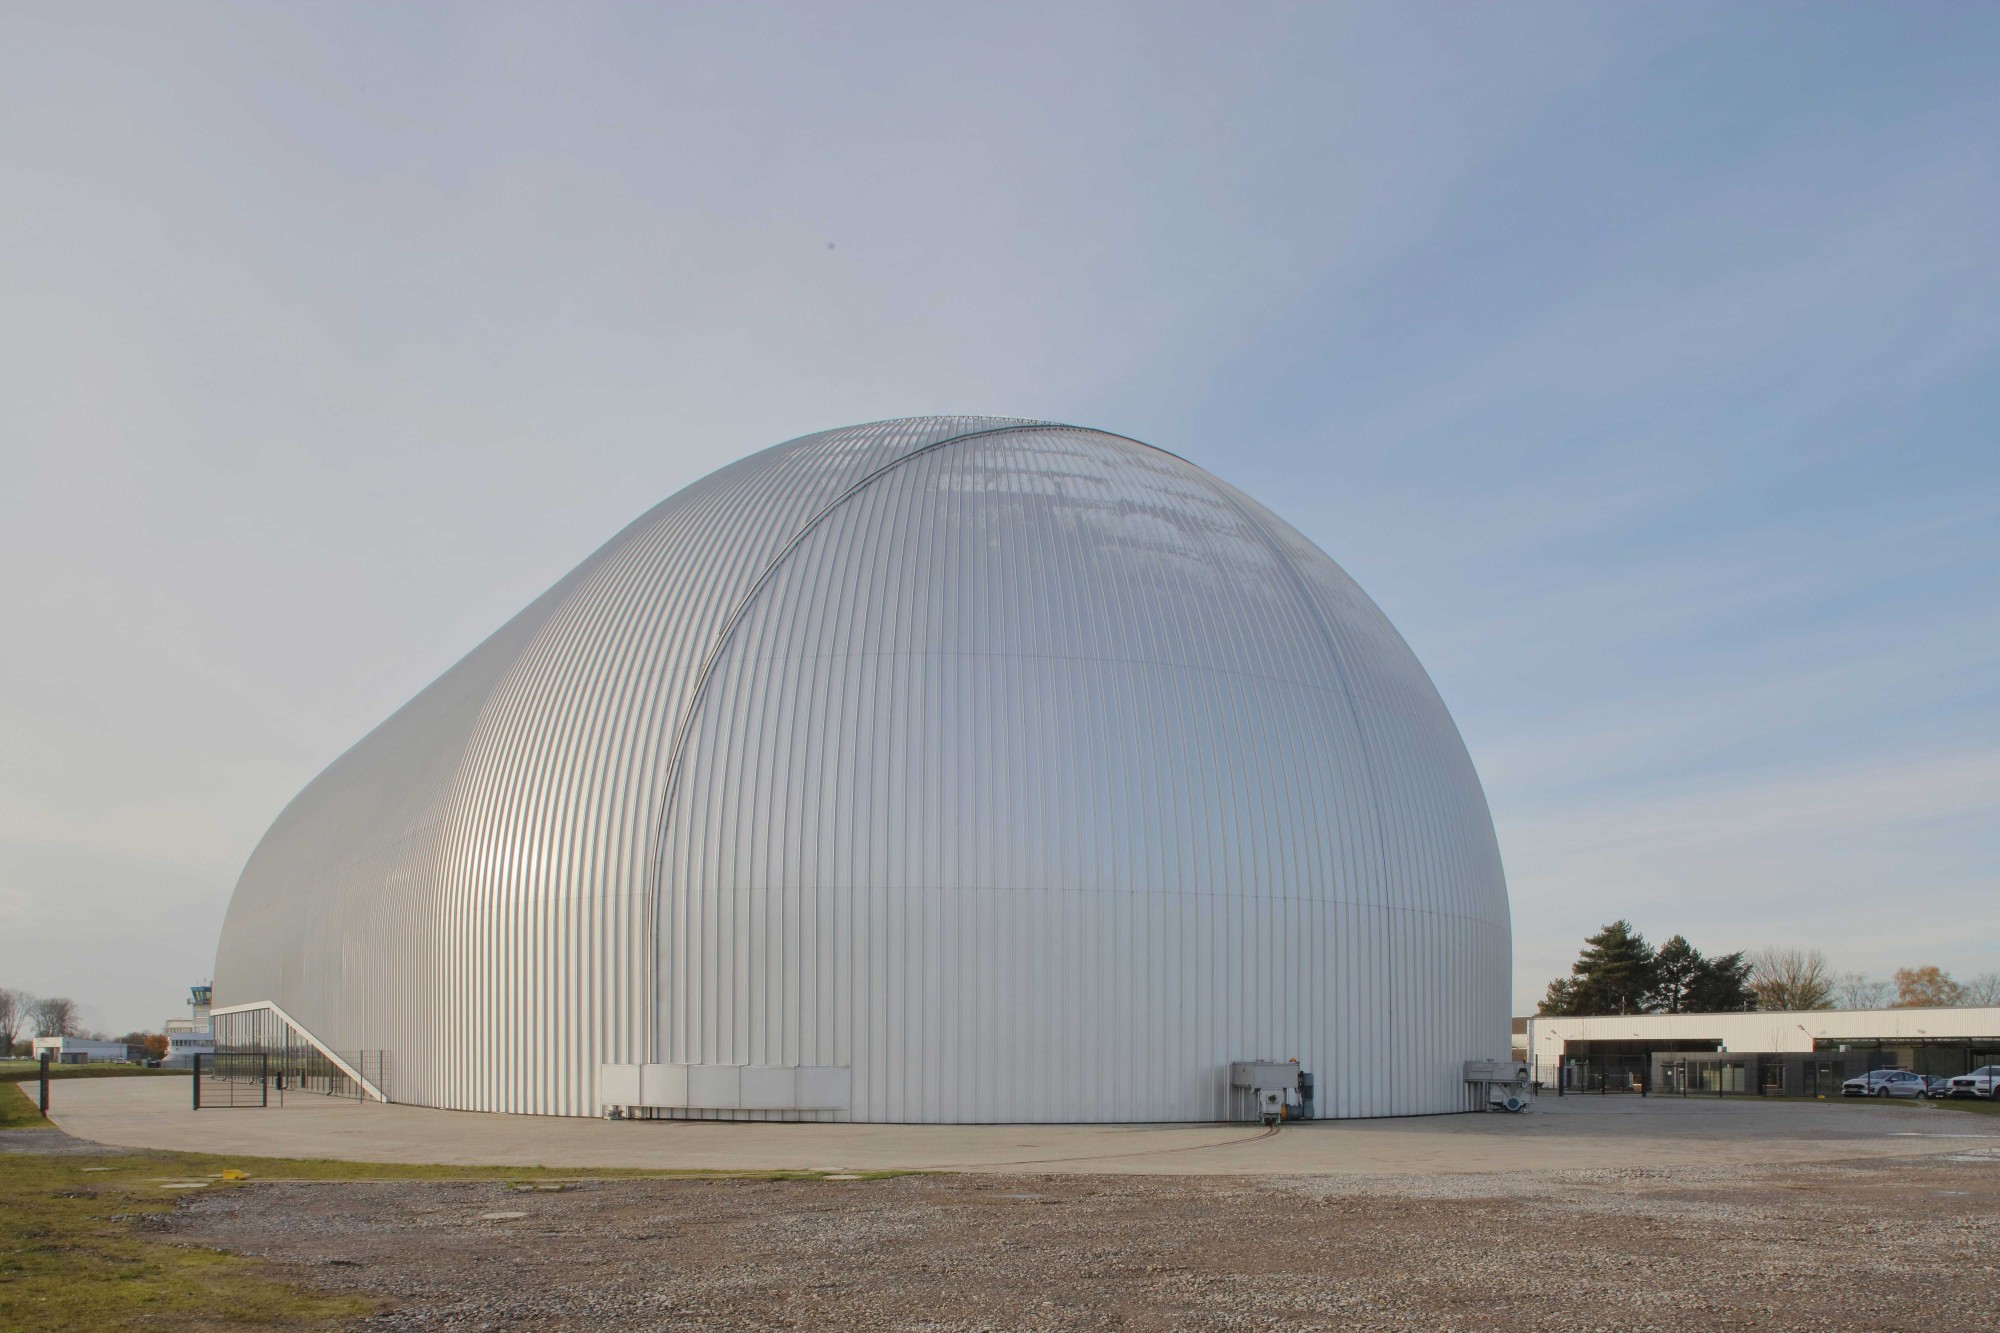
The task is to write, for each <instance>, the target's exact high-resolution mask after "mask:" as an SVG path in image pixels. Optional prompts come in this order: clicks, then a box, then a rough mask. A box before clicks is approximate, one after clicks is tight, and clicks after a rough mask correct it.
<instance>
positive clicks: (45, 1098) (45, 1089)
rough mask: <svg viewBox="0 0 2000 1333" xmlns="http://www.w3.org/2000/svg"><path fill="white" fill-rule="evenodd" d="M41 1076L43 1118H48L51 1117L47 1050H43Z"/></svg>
mask: <svg viewBox="0 0 2000 1333" xmlns="http://www.w3.org/2000/svg"><path fill="white" fill-rule="evenodd" d="M41 1076H42V1088H41V1094H42V1096H41V1101H42V1119H44V1120H47V1119H48V1118H49V1053H48V1052H47V1051H43V1052H42V1071H41Z"/></svg>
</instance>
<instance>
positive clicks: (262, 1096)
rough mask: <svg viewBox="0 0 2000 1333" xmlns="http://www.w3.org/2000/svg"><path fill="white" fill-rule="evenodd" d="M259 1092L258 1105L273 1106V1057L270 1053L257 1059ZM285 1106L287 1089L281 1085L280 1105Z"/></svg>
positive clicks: (279, 1091)
mask: <svg viewBox="0 0 2000 1333" xmlns="http://www.w3.org/2000/svg"><path fill="white" fill-rule="evenodd" d="M257 1092H258V1094H259V1100H258V1102H257V1105H259V1106H269V1105H270V1104H271V1055H270V1052H268V1051H266V1052H265V1053H264V1054H262V1055H260V1056H258V1057H257ZM284 1104H285V1089H284V1088H283V1086H282V1085H281V1086H280V1087H279V1088H278V1105H280V1106H283V1105H284Z"/></svg>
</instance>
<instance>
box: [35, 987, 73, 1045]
mask: <svg viewBox="0 0 2000 1333" xmlns="http://www.w3.org/2000/svg"><path fill="white" fill-rule="evenodd" d="M29 1017H30V1020H31V1021H32V1022H33V1023H34V1025H35V1035H36V1036H37V1037H74V1036H75V1035H76V1034H77V1032H78V1031H79V1030H80V1029H81V1027H82V1024H83V1014H82V1013H81V1012H80V1011H79V1010H78V1008H77V1003H76V1001H75V1000H71V999H67V998H65V997H64V996H61V995H50V996H47V997H45V998H43V999H40V1000H36V1001H35V1003H34V1006H33V1007H32V1008H31V1009H30V1010H29Z"/></svg>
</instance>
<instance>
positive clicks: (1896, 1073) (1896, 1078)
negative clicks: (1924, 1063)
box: [1840, 1069, 1929, 1097]
mask: <svg viewBox="0 0 2000 1333" xmlns="http://www.w3.org/2000/svg"><path fill="white" fill-rule="evenodd" d="M1928 1086H1929V1085H1928V1084H1926V1083H1925V1082H1924V1076H1923V1075H1922V1074H1917V1073H1912V1072H1911V1071H1910V1070H1907V1069H1874V1070H1870V1071H1869V1072H1868V1073H1866V1074H1863V1075H1862V1076H1861V1077H1860V1078H1851V1079H1849V1080H1847V1082H1845V1083H1843V1084H1841V1085H1840V1095H1841V1096H1843V1097H1922V1096H1923V1095H1924V1093H1925V1090H1926V1089H1927V1087H1928Z"/></svg>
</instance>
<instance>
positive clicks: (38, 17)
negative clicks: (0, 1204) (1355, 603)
mask: <svg viewBox="0 0 2000 1333" xmlns="http://www.w3.org/2000/svg"><path fill="white" fill-rule="evenodd" d="M1996 57H2000V10H1995V9H1994V8H1992V7H1991V6H1981V5H1972V4H1964V5H1950V4H1939V5H1929V6H1922V7H1901V8H1897V7H1889V6H1861V5H1839V4H1819V5H1812V6H1783V5H1763V6H1757V7H1747V6H1700V5H1672V6H1666V5H1657V6H1654V5H1617V6H1608V5H1607V6H1598V7H1587V6H1548V5H1522V6H1510V7H1505V8H1502V7H1493V6H1488V7H1471V6H1467V7H1455V6H1450V7H1447V6H1432V7H1425V6H1405V5H1396V6H1388V5H1383V6H1358V5H1357V6H1343V7H1307V6H1279V5H1269V6H1256V7H1251V6H1230V7H1224V6H1188V7H1181V8H1174V7H1170V6H1162V5H1137V6H1129V7H1120V6H1073V5H1049V6H1026V5H1024V6H1005V7H1001V6H989V7H981V8H976V9H975V8H971V7H942V6H920V5H911V6H892V5H871V6H866V7H861V6H844V7H842V6H829V5H799V6H793V7H783V6H735V5H727V6H726V5H687V6H672V7H655V8H651V9H640V8H637V7H624V6H621V7H602V8H592V7H587V6H561V7H555V6H549V7H542V8H536V7H524V6H509V5H495V4H482V5H467V6H461V7H450V6H433V7H427V8H424V9H422V10H391V9H386V8H375V9H355V8H352V7H322V8H318V9H310V10H308V9H301V8H296V7H293V8H285V9H270V8H254V7H242V8H231V7H220V8H217V7H203V6H179V7H175V8H173V9H172V10H162V9H159V8H157V7H149V6H137V5H131V6H122V7H121V6H108V7H96V8H91V9H87V10H86V9H78V8H76V7H67V8H46V9H43V10H38V11H35V12H32V13H25V14H22V15H17V16H16V17H15V19H14V21H13V23H12V25H11V27H10V40H9V42H8V43H7V44H6V46H5V47H4V48H0V150H3V151H0V163H4V166H0V170H4V172H5V180H6V183H7V186H8V188H6V189H5V190H3V191H0V292H4V293H5V294H6V304H7V308H8V311H9V314H10V316H11V317H10V318H9V319H7V320H5V321H4V322H0V340H4V345H0V356H4V360H0V364H4V365H6V366H7V367H8V371H7V390H6V392H5V394H4V395H0V463H4V467H0V604H4V605H5V607H6V608H7V623H8V626H9V632H8V633H7V634H5V635H0V985H18V986H24V987H27V988H29V989H33V990H36V991H40V992H66V993H70V994H73V995H75V996H76V997H77V998H79V999H81V1000H83V1001H84V1002H85V1003H86V1004H87V1005H88V1006H90V1008H91V1009H92V1011H93V1015H94V1021H96V1022H99V1023H101V1024H103V1025H104V1026H106V1027H110V1028H116V1029H122V1028H124V1027H127V1026H132V1025H139V1024H146V1025H151V1024H154V1023H157V1022H158V1020H159V1019H160V1018H163V1017H165V1016H166V1015H167V1014H169V1013H171V1012H173V1011H174V1009H175V1007H176V1006H177V1005H178V1003H179V999H180V989H181V988H182V987H183V986H184V985H185V984H186V983H187V982H188V981H190V980H195V979H198V978H200V977H202V976H204V975H206V973H207V970H208V968H209V965H210V960H211V959H212V956H213V941H214V935H215V931H216V928H217V926H218V925H219V923H220V920H221V914H222V910H223V907H224V905H225V903H226V901H227V897H228V893H229V890H230V888H231V887H232V885H233V883H234V880H235V877H236V874H237V873H238V871H239V870H240V868H241V865H242V863H243V860H244V859H245V857H246V856H247V855H248V853H249V851H250V848H251V847H252V845H254V843H255V841H256V838H257V837H258V835H259V834H260V833H261V832H262V830H263V828H264V827H265V826H266V825H267V824H268V823H269V821H270V819H271V818H272V817H273V816H274V815H275V814H276V812H277V811H278V809H279V808H280V807H281V806H282V805H283V803H284V801H285V800H286V799H288V798H289V797H290V795H291V794H292V793H293V792H295V791H296V790H297V788H298V787H299V786H300V785H302V784H303V782H304V781H305V780H306V779H308V778H309V777H310V776H311V775H312V774H313V773H314V772H316V771H317V770H318V769H319V768H320V767H322V766H323V765H324V764H325V763H326V762H328V761H329V760H330V759H331V758H332V757H333V756H334V755H335V754H337V753H338V752H339V751H340V750H341V749H343V748H345V746H346V745H348V744H349V743H351V742H352V741H353V740H354V739H356V738H357V737H359V735H360V734H361V733H362V732H363V731H365V730H366V729H367V728H368V727H369V726H371V725H372V724H373V723H374V722H376V721H378V720H379V719H380V718H381V717H382V716H384V715H385V714H386V713H387V712H388V711H389V710H390V709H392V708H393V707H395V706H396V705H397V704H398V703H400V702H401V701H402V700H403V699H405V698H407V697H408V696H409V695H410V694H411V693H413V692H414V691H415V690H416V689H418V688H420V687H421V686H422V685H423V684H424V683H425V682H426V681H428V680H429V679H430V678H431V677H433V676H434V675H436V674H437V672H439V671H440V670H442V669H443V668H444V667H446V666H448V665H449V664H450V663H451V662H452V661H453V660H455V659H456V658H457V657H458V656H459V655H460V654H462V653H463V652H464V651H465V650H466V649H467V648H469V647H470V646H471V645H472V644H473V643H475V642H476V641H477V640H478V639H479V638H481V637H482V636H483V635H484V634H485V633H487V632H488V631H490V630H491V629H492V628H494V627H495V626H497V625H498V624H499V623H500V622H501V621H502V620H504V619H505V618H506V617H507V616H508V615H509V614H511V613H512V612H513V611H514V610H516V609H518V608H519V607H520V606H521V605H523V604H524V603H525V602H526V601H527V600H528V599H529V598H530V597H532V596H533V595H534V594H535V593H537V592H539V591H540V590H541V589H542V588H543V587H545V586H547V584H549V583H550V582H552V581H553V580H554V579H555V578H556V577H558V576H559V575H560V574H562V573H563V572H564V571H565V570H567V569H568V568H569V567H570V566H571V565H573V564H574V563H575V562H576V561H577V560H579V559H581V558H582V557H583V556H584V555H586V554H587V553H588V552H589V551H590V550H591V549H593V548H594V547H595V546H596V545H598V544H599V543H600V542H601V541H603V540H604V539H605V538H606V537H607V536H608V535H609V534H610V533H612V532H613V531H615V530H616V529H617V528H618V527H620V526H621V525H622V524H623V523H625V522H626V521H628V520H629V519H630V518H631V517H633V516H634V515H635V514H637V513H638V512H640V511H641V510H643V509H645V508H646V507H648V506H649V505H651V504H652V503H653V502H655V501H656V500H658V499H660V498H661V497H663V496H665V495H667V494H669V493H671V492H672V491H674V490H675V489H678V488H679V487H680V486H682V485H684V484H686V483H687V482H689V481H691V480H693V479H694V478H695V477H697V476H699V475H701V474H702V473H704V472H706V471H708V470H710V469H711V468H713V467H716V466H719V465H720V464H722V463H724V462H727V461H729V460H730V459H732V458H735V457H737V456H740V455H741V454H743V453H746V452H749V451H750V450H752V449H755V448H759V447H762V446H763V445H766V444H769V443H772V442H775V441H777V440H780V439H784V438H787V437H790V436H793V435H797V434H801V433H804V432H807V431H811V430H816V429H821V428H824V427H828V426H832V425H838V424H845V423H849V422H855V421H862V420H870V419H876V418H881V417H890V416H902V415H910V414H915V413H921V412H931V411H963V412H996V413H1002V414H1009V415H1021V416H1037V417H1052V418H1060V419H1067V420H1072V421H1078V422H1082V423H1085V424H1090V425H1096V426H1101V427H1103V428H1106V429H1109V430H1114V431H1118V432H1121V433H1124V434H1128V435H1134V436H1137V437H1139V438H1142V439H1146V440H1149V441H1151V442H1153V443H1156V444H1159V445H1161V446H1162V447H1165V448H1168V449H1172V450H1174V451H1175V452H1177V453H1180V454H1182V455H1184V456H1186V457H1188V458H1190V459H1193V460H1194V461H1196V462H1198V463H1200V464H1202V465H1203V466H1205V467H1208V468H1210V469H1211V470H1213V471H1215V472H1216V473H1218V474H1219V475H1221V476H1222V477H1224V478H1226V479H1227V480H1229V481H1231V482H1234V483H1236V484H1237V485H1239V486H1242V487H1243V488H1244V489H1246V490H1248V491H1249V492H1251V493H1252V494H1254V495H1256V496H1258V497H1259V498H1260V499H1262V500H1264V501H1265V502H1266V503H1267V504H1269V505H1271V506H1272V507H1273V508H1274V509H1276V510H1277V511H1278V512H1279V513H1280V514H1282V515H1284V516H1285V517H1286V518H1288V519H1289V520H1291V521H1292V522H1293V523H1295V524H1296V525H1297V526H1298V527H1299V528H1301V529H1302V530H1303V531H1304V532H1305V533H1306V534H1307V535H1309V536H1310V537H1311V538H1313V540H1315V541H1316V542H1318V543H1319V544H1320V545H1321V546H1322V547H1324V548H1325V549H1326V550H1327V551H1328V552H1329V553H1330V554H1332V555H1333V557H1334V558H1335V559H1337V560H1339V561H1340V562H1341V563H1342V564H1343V565H1345V566H1346V567H1347V569H1348V570H1349V571H1350V572H1351V573H1353V574H1354V575H1355V576H1356V578H1358V579H1359V580H1360V581H1361V583H1362V585H1363V586H1364V587H1366V588H1367V589H1368V590H1369V591H1370V592H1371V593H1372V594H1373V595H1374V596H1375V598H1376V599H1377V600H1378V601H1379V602H1380V603H1381V604H1382V605H1383V607H1384V608H1385V609H1386V610H1387V611H1388V613H1389V615H1390V616H1391V618H1392V619H1393V620H1394V621H1395V622H1396V623H1397V625H1398V626H1399V627H1400V628H1401V629H1402V630H1403V632H1404V634H1405V636H1406V637H1408V638H1409V640H1410V641H1411V643H1412V645H1413V646H1414V647H1415V648H1416V650H1417V652H1418V654H1419V656H1420V657H1421V658H1422V659H1423V660H1424V662H1425V663H1426V665H1427V666H1428V667H1429V668H1430V670H1431V672H1432V675H1433V676H1434V678H1435V679H1436V680H1437V682H1438V685H1439V688H1440V689H1441V691H1442V692H1443V694H1444V696H1445V699H1446V702H1447V703H1448V704H1449V705H1450V706H1451V708H1452V710H1453V712H1454V714H1455V716H1456V717H1457V719H1458V721H1459V724H1460V727H1461V730H1462V731H1463V732H1464V734H1465V737H1466V740H1467V743H1468V744H1469V746H1470V747H1471V750H1472V753H1473V757H1474V759H1475V761H1476V762H1477V763H1478V765H1479V768H1480V771H1481V774H1482V776H1483V778H1484V780H1485V782H1486V786H1487V792H1488V797H1489V799H1490V801H1491V803H1492V805H1493V808H1494V812H1495V817H1496V821H1497V824H1498V827H1499V831H1500V837H1501V843H1502V847H1503V851H1504V852H1505V855H1506V858H1507V865H1508V871H1509V878H1510V886H1511V890H1512V895H1513V902H1514V915H1515V933H1516V939H1517V964H1516V966H1517V987H1516V989H1517V1000H1518V1002H1519V1003H1521V1004H1526V1003H1528V1002H1530V1001H1531V1000H1532V998H1533V996H1534V995H1536V994H1538V993H1539V991H1540V988H1541V986H1542V984H1543V982H1545V981H1546V980H1547V978H1548V977H1549V976H1550V975H1552V974H1554V973H1555V972H1556V971H1559V970H1560V969H1561V968H1563V967H1564V966H1565V965H1566V964H1567V962H1568V960H1569V958H1570V957H1572V956H1573V954H1574V951H1575V947H1576V944H1577V942H1578V940H1579V939H1580V937H1581V936H1582V935H1583V934H1585V933H1587V932H1588V931H1590V930H1591V929H1594V928H1595V927H1596V926H1597V925H1599V924H1601V923H1602V922H1603V921H1606V920H1609V919H1611V918H1612V917H1615V916H1621V915H1622V916H1629V917H1630V918H1632V919H1633V920H1634V922H1635V923H1636V924H1638V925H1639V927H1640V928H1641V929H1642V930H1644V931H1646V932H1648V933H1649V934H1652V935H1654V936H1655V937H1664V936H1665V935H1667V934H1670V933H1673V932H1674V931H1681V932H1684V933H1686V934H1688V935H1689V936H1690V937H1691V938H1692V939H1693V940H1694V941H1695V943H1696V944H1697V945H1698V946H1700V947H1703V948H1707V949H1713V950H1727V949H1734V948H1739V947H1741V948H1753V949H1754V948H1757V947H1760V946H1763V945H1767V944H1790V945H1800V946H1805V947H1818V948H1822V949H1824V950H1825V951H1826V952H1827V954H1828V955H1829V956H1830V957H1831V958H1832V959H1833V961H1834V963H1835V964H1836V965H1837V966H1838V967H1840V968H1842V969H1852V970H1858V971H1865V972H1870V973H1873V974H1877V975H1882V974H1886V973H1887V972H1888V971H1889V970H1891V969H1893V968H1895V967H1897V966H1899V965H1903V964H1906V963H1919V962H1936V963H1939V964H1941V965H1943V966H1945V967H1946V968H1947V969H1949V970H1952V971H1955V972H1958V973H1960V974H1968V973H1975V972H1981V971H1986V970H1990V969H1992V968H1994V967H1996V966H2000V832H1996V830H2000V687H1996V684H1995V682H1996V675H1997V674H2000V673H1996V667H2000V615H1996V610H1997V609H2000V429H1996V428H2000V241H1996V239H1995V238H1996V235H2000V228H1996V227H1995V225H1994V221H1993V220H1994V218H1995V217H1996V216H2000V153H1996V150H1997V149H2000V84H1997V83H1996V81H1995V80H1994V79H1993V78H1992V75H1991V71H1992V69H1993V67H1994V64H1995V60H1996Z"/></svg>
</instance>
